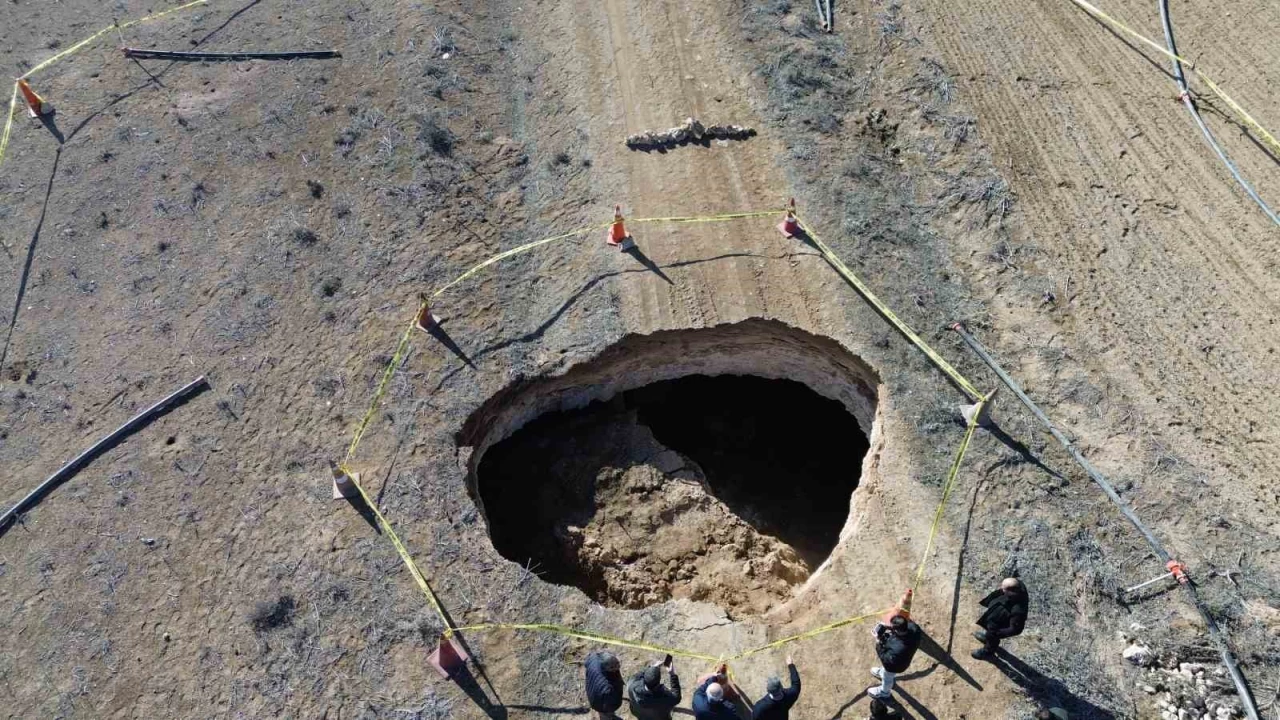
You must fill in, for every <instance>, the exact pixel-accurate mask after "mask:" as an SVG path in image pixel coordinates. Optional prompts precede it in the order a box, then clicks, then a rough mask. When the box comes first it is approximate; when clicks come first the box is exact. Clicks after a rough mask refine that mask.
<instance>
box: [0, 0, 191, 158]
mask: <svg viewBox="0 0 1280 720" xmlns="http://www.w3.org/2000/svg"><path fill="white" fill-rule="evenodd" d="M208 1H209V0H194V1H193V2H189V3H187V4H185V5H179V6H178V7H173V8H169V9H168V10H165V11H164V12H158V13H156V14H154V15H148V16H146V17H142V18H138V19H137V20H130V21H129V22H127V23H125V24H123V25H117V24H115V23H112V24H111V25H108V26H107V27H104V28H102V29H101V30H99V31H98V32H96V33H94V34H92V35H90V36H89V37H87V38H85V39H83V40H81V41H80V42H78V43H76V44H75V45H72V46H71V47H69V48H67V49H66V50H63V51H62V52H60V53H58V54H57V55H54V56H53V57H51V58H49V59H47V60H45V61H44V62H42V63H40V64H39V65H36V66H35V67H33V68H31V69H30V70H28V71H26V72H25V73H23V74H22V75H19V76H18V79H19V80H25V79H26V78H29V77H31V76H32V75H34V74H36V73H38V72H40V71H41V70H43V69H45V68H47V67H49V66H50V65H52V64H54V63H56V62H58V61H59V60H62V59H63V58H66V57H67V56H69V55H73V54H75V53H77V52H80V51H81V50H83V49H84V48H85V47H87V46H88V45H89V44H90V43H92V42H93V41H94V40H97V39H98V38H100V37H102V36H103V35H106V34H107V33H109V32H111V31H112V30H121V29H124V28H127V27H131V26H133V25H139V24H141V23H146V22H151V21H153V20H158V19H160V18H162V17H164V16H165V15H169V14H170V13H176V12H178V11H179V10H186V9H187V8H189V7H194V6H196V5H204V4H205V3H207V2H208ZM17 104H18V84H17V83H16V82H15V83H14V84H13V97H12V98H10V99H9V114H8V115H6V116H5V121H4V134H3V135H0V163H3V162H4V153H5V150H7V149H8V148H9V132H10V130H12V128H13V113H14V111H15V110H16V109H17Z"/></svg>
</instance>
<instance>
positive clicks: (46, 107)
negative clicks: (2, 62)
mask: <svg viewBox="0 0 1280 720" xmlns="http://www.w3.org/2000/svg"><path fill="white" fill-rule="evenodd" d="M18 89H19V90H21V91H22V99H23V100H26V101H27V114H28V115H30V116H31V117H33V118H34V117H43V116H45V115H52V114H53V104H52V103H48V102H45V100H44V98H42V97H40V96H39V95H37V94H36V91H35V90H32V89H31V86H30V85H28V84H27V81H26V80H19V81H18Z"/></svg>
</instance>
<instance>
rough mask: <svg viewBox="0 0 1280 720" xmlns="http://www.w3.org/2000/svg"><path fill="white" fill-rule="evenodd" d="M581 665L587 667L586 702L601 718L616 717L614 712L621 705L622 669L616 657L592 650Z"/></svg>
mask: <svg viewBox="0 0 1280 720" xmlns="http://www.w3.org/2000/svg"><path fill="white" fill-rule="evenodd" d="M583 666H584V667H586V669H587V704H588V705H590V706H591V709H592V710H595V711H596V713H597V714H598V715H599V716H600V719H601V720H609V719H610V718H614V717H617V716H616V715H615V714H614V713H616V712H617V711H618V708H620V707H622V685H623V683H622V671H621V666H620V665H619V664H618V657H617V656H616V655H614V654H613V653H609V652H593V653H591V654H590V655H587V659H586V661H585V662H584V663H583Z"/></svg>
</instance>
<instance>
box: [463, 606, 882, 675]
mask: <svg viewBox="0 0 1280 720" xmlns="http://www.w3.org/2000/svg"><path fill="white" fill-rule="evenodd" d="M885 612H888V611H887V610H877V611H876V612H872V613H866V614H864V615H857V616H855V617H850V618H845V619H844V620H837V621H836V622H833V623H829V624H827V625H823V626H822V627H818V628H814V629H812V630H806V631H805V632H802V633H797V634H795V635H788V636H787V637H784V638H780V639H778V640H774V641H773V642H771V643H767V644H765V645H761V646H759V647H754V648H751V649H749V650H744V651H742V652H740V653H738V654H736V655H707V654H705V653H698V652H691V651H688V650H680V649H678V648H669V647H663V646H661V645H651V644H649V643H642V642H636V641H635V640H626V639H624V638H619V637H614V636H612V635H605V634H603V633H597V632H591V631H590V630H579V629H577V628H571V627H566V626H564V625H552V624H549V623H484V624H482V625H467V626H464V627H460V628H454V629H453V632H455V633H461V632H486V631H491V630H526V631H531V632H544V633H550V634H553V635H563V636H565V637H572V638H578V639H579V640H591V641H592V642H598V643H602V644H605V645H617V646H619V647H627V648H633V649H635V650H645V651H648V652H653V653H659V654H669V655H675V656H677V657H687V658H693V659H696V660H708V661H711V662H715V663H721V662H724V663H728V662H733V661H735V660H742V659H743V658H747V657H751V656H752V655H758V654H759V653H762V652H767V651H769V650H773V649H775V648H779V647H782V646H783V645H789V644H791V643H794V642H799V641H801V640H808V639H809V638H812V637H817V636H818V635H822V634H824V633H829V632H831V631H833V630H839V629H840V628H842V627H847V626H849V625H853V624H855V623H859V622H862V621H864V620H867V619H868V618H873V617H877V616H879V615H883V614H884V613H885Z"/></svg>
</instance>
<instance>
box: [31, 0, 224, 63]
mask: <svg viewBox="0 0 1280 720" xmlns="http://www.w3.org/2000/svg"><path fill="white" fill-rule="evenodd" d="M208 1H209V0H194V2H189V3H187V4H185V5H179V6H178V7H173V8H169V9H168V10H165V11H163V12H158V13H155V14H154V15H148V16H146V17H141V18H138V19H137V20H130V21H129V22H127V23H124V24H122V25H117V24H116V23H112V24H110V25H108V26H106V27H104V28H102V29H101V30H99V31H98V32H96V33H94V34H92V35H90V36H89V37H87V38H85V39H83V40H81V41H80V42H78V43H76V44H75V45H72V46H71V47H69V48H67V49H66V50H63V51H62V52H60V53H58V54H57V55H54V56H53V57H51V58H49V59H48V60H45V61H44V62H42V63H40V64H39V65H36V66H35V67H33V68H31V69H30V70H28V71H26V72H25V73H23V74H22V75H21V76H20V77H21V78H24V79H25V78H29V77H31V76H32V75H34V74H35V73H38V72H40V71H41V70H43V69H45V68H47V67H49V66H50V65H52V64H54V63H56V62H58V61H59V60H62V59H63V58H65V57H67V56H68V55H74V54H75V53H77V52H80V51H81V50H83V49H84V48H85V46H86V45H88V44H89V43H91V42H93V41H94V40H97V39H98V38H100V37H102V36H103V35H106V34H107V33H109V32H111V31H112V30H115V29H116V28H117V27H118V28H120V29H121V30H123V29H124V28H127V27H132V26H134V25H141V24H142V23H147V22H152V21H153V20H159V19H160V18H162V17H164V16H165V15H169V14H172V13H176V12H178V11H179V10H186V9H187V8H190V7H195V6H196V5H204V4H205V3H207V2H208Z"/></svg>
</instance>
